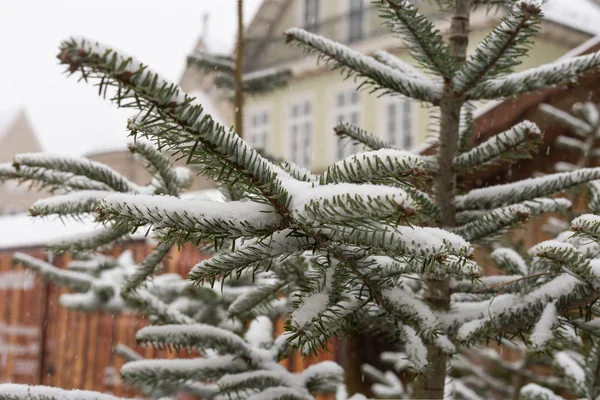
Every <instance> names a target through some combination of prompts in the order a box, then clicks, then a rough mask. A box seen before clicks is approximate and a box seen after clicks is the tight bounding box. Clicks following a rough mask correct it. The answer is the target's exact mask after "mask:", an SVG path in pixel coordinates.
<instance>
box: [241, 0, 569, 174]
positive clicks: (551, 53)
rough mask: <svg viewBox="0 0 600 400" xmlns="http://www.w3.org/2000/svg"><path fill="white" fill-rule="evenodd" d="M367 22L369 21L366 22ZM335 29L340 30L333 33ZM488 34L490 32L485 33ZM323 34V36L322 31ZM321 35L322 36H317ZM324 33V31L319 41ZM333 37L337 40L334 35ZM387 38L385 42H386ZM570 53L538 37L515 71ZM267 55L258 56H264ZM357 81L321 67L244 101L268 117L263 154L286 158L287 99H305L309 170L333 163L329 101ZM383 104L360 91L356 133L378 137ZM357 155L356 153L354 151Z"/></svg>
mask: <svg viewBox="0 0 600 400" xmlns="http://www.w3.org/2000/svg"><path fill="white" fill-rule="evenodd" d="M342 1H345V0H331V1H324V2H321V4H322V5H323V6H322V7H323V8H322V9H321V10H320V11H321V18H322V19H323V20H327V19H329V18H332V17H334V16H338V15H340V12H341V10H343V8H342V6H341V2H342ZM301 3H302V2H299V1H294V2H292V3H291V4H290V5H289V6H288V7H287V9H286V11H285V13H284V14H283V16H282V18H281V19H280V20H279V22H278V25H277V26H276V27H275V29H274V32H283V31H284V30H285V29H287V28H288V27H291V26H295V25H297V23H298V17H297V15H296V13H298V12H299V10H298V7H301ZM369 23H371V22H369ZM338 30H339V29H338ZM488 30H489V29H488ZM323 31H327V29H324V30H323ZM319 33H321V32H319ZM326 33H327V32H323V34H324V36H326V37H327V35H326ZM329 33H330V35H336V33H335V32H333V31H332V32H329ZM486 35H487V32H486V31H481V30H480V31H474V32H472V34H471V41H470V45H469V49H470V51H472V50H473V49H474V48H475V47H476V45H477V44H478V43H479V42H480V41H481V40H482V39H483V38H484V37H485V36H486ZM336 36H337V35H336ZM388 39H389V37H388ZM288 47H289V48H290V51H295V52H301V51H302V50H301V49H299V48H297V47H295V46H288ZM403 47H404V45H403V43H402V41H401V40H400V39H398V40H397V48H398V49H402V48H403ZM568 50H569V48H568V47H567V46H561V45H559V44H557V42H556V41H555V40H544V39H543V38H540V39H538V40H537V41H536V44H535V46H533V47H532V49H531V52H530V54H529V56H528V57H526V58H524V59H523V63H522V64H521V65H520V66H519V68H518V69H519V70H522V69H526V68H530V67H533V66H537V65H541V64H543V63H546V62H550V61H553V60H555V59H557V58H558V57H560V56H561V55H562V54H564V53H566V52H567V51H568ZM398 55H399V57H401V58H402V59H403V60H405V61H409V62H410V61H411V60H410V56H409V55H408V52H407V51H406V50H399V52H398ZM269 56H270V55H269V54H268V50H267V51H266V52H265V53H264V54H261V55H260V57H267V58H268V57H269ZM359 82H360V81H358V82H355V81H354V79H348V80H344V78H343V76H342V74H341V73H340V72H339V71H329V70H328V69H326V68H323V67H321V68H316V69H315V70H314V71H311V72H310V73H307V74H303V75H302V76H299V77H296V78H294V79H292V80H291V81H290V82H289V85H288V86H287V87H286V88H284V89H280V90H277V91H274V92H271V93H269V94H267V95H264V96H253V97H248V98H247V100H246V107H245V109H246V111H245V114H246V116H249V115H252V112H253V110H265V111H267V112H268V113H269V121H270V122H269V127H268V128H269V138H268V145H267V147H268V148H267V150H268V151H269V152H270V153H271V154H273V155H276V156H279V157H284V158H288V156H289V154H288V148H289V144H288V142H287V136H288V126H287V123H288V109H287V108H288V106H289V103H290V101H291V100H292V99H294V98H299V97H303V96H307V97H309V98H311V99H312V105H313V136H312V140H311V143H312V152H313V157H312V163H311V165H310V166H309V167H310V168H312V169H316V170H320V169H322V168H324V167H326V166H327V165H329V164H331V163H332V162H334V161H335V158H334V157H335V154H336V140H337V138H336V137H335V135H334V133H333V130H332V128H333V126H334V121H333V115H332V114H333V110H334V108H333V103H332V101H333V97H334V94H335V93H336V91H337V89H338V88H340V87H341V86H343V85H348V86H354V87H355V88H356V87H358V84H359ZM381 101H382V100H381V99H379V98H378V97H377V95H376V94H369V93H368V88H367V90H364V91H362V92H361V109H360V112H361V118H362V120H361V123H360V126H361V128H363V129H365V130H366V131H368V132H370V133H373V134H376V135H378V136H379V134H380V132H381V131H382V128H383V127H382V120H381V118H380V114H381V104H382V102H381ZM413 110H415V114H416V115H415V117H414V118H413V129H414V132H413V145H418V144H420V143H422V142H423V141H424V140H425V139H426V137H427V136H428V135H429V134H430V133H431V132H430V129H431V127H432V126H431V125H430V118H429V117H430V115H429V114H430V110H429V109H428V108H427V107H426V106H425V105H416V107H413ZM356 150H359V149H358V148H357V149H356Z"/></svg>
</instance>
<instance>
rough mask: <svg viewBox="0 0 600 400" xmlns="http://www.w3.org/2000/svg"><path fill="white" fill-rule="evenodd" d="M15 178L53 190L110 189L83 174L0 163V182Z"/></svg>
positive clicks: (32, 185) (40, 187)
mask: <svg viewBox="0 0 600 400" xmlns="http://www.w3.org/2000/svg"><path fill="white" fill-rule="evenodd" d="M9 179H15V180H17V181H19V182H20V183H29V184H30V187H38V188H39V189H48V190H50V191H51V192H52V191H55V190H66V191H70V190H107V191H111V190H112V189H111V188H110V187H109V186H107V185H106V184H104V183H102V182H97V181H93V180H91V179H89V178H86V177H85V176H80V175H74V174H72V173H70V172H61V171H54V170H49V169H46V168H38V167H27V166H25V165H20V166H19V168H18V169H17V168H15V167H14V166H13V165H12V164H9V163H4V164H0V182H1V181H5V180H9Z"/></svg>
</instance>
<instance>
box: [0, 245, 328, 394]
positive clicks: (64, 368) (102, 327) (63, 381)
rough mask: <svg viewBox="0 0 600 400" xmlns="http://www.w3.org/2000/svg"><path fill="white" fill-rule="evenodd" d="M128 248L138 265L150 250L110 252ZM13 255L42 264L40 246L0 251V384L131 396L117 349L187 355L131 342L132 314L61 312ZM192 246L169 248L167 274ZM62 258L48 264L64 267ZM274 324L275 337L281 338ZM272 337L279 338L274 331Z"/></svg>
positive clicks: (191, 256) (300, 362)
mask: <svg viewBox="0 0 600 400" xmlns="http://www.w3.org/2000/svg"><path fill="white" fill-rule="evenodd" d="M124 249H128V250H131V251H132V252H133V255H134V258H135V260H136V261H137V262H139V261H141V260H142V259H143V258H144V256H145V255H146V254H147V253H148V251H149V250H150V247H149V245H147V244H146V243H145V242H143V241H137V242H131V243H129V244H127V245H125V246H124V248H121V249H120V250H119V249H118V250H115V252H116V253H118V252H120V251H122V250H124ZM14 251H23V252H27V253H28V254H30V255H32V256H34V257H38V258H42V259H47V258H46V257H45V253H44V251H43V250H41V249H40V248H34V249H31V248H29V249H16V250H15V249H11V250H10V251H8V250H2V251H0V382H14V383H27V384H32V385H40V384H42V385H49V386H56V387H61V388H65V389H85V390H95V391H100V392H104V393H113V394H115V395H117V396H133V395H136V394H137V393H136V391H135V390H134V389H132V388H130V387H127V386H126V385H125V384H123V383H122V382H121V380H120V375H119V370H120V368H121V366H122V365H123V363H124V360H123V359H122V358H121V357H119V356H118V355H116V354H114V353H113V348H114V347H115V346H116V345H117V344H119V343H121V344H125V345H127V346H130V347H131V348H133V349H134V350H136V351H138V352H139V353H140V354H141V355H143V356H144V357H147V358H175V357H182V358H184V357H189V356H188V355H186V354H185V353H183V352H180V353H177V352H169V351H167V350H165V351H160V350H155V349H153V348H149V347H139V346H136V344H135V333H136V331H137V330H138V329H140V328H141V327H143V326H144V325H146V321H145V319H144V318H143V317H140V316H137V315H126V314H122V315H111V314H107V313H102V312H94V313H84V312H78V311H71V310H67V309H65V308H64V307H62V306H60V305H59V304H58V298H59V296H60V295H61V294H62V293H64V292H65V290H64V289H63V288H61V287H58V286H56V285H53V284H51V283H47V282H45V281H43V280H42V279H40V277H38V276H37V275H36V274H34V273H31V272H29V271H26V270H24V269H22V268H20V267H15V266H13V265H12V261H11V256H12V253H13V252H14ZM200 259H201V257H200V254H199V253H198V251H197V250H196V249H194V248H193V247H191V246H187V247H184V248H183V249H181V251H177V250H176V249H174V250H172V252H171V254H170V255H169V257H168V260H167V262H166V266H165V270H166V271H167V272H175V273H179V274H181V275H186V274H187V272H188V271H189V269H190V268H191V267H192V266H193V265H194V264H196V263H197V262H198V260H200ZM68 261H69V258H68V256H57V257H55V258H54V259H53V260H52V262H53V264H54V265H56V266H59V267H65V266H66V264H67V263H68ZM282 330H283V324H282V323H279V324H278V326H277V331H279V332H282ZM279 332H278V333H279ZM335 347H336V346H335V345H333V344H332V345H331V348H330V349H329V350H330V351H329V352H327V353H324V354H322V355H320V356H319V357H300V356H299V355H298V354H292V355H291V356H290V357H289V358H288V359H286V360H284V361H283V362H282V363H283V364H284V365H285V366H286V367H287V368H288V369H289V370H291V371H301V370H303V369H304V368H305V367H307V366H308V365H310V364H312V363H314V362H315V361H322V360H328V359H334V358H335V356H334V354H335Z"/></svg>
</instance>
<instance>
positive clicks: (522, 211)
mask: <svg viewBox="0 0 600 400" xmlns="http://www.w3.org/2000/svg"><path fill="white" fill-rule="evenodd" d="M571 207H572V204H571V202H570V201H569V200H567V199H563V198H558V199H547V198H539V199H533V200H530V201H524V202H522V203H520V204H514V205H510V206H506V207H501V208H497V209H494V210H491V211H476V212H472V211H466V212H462V213H460V214H459V215H458V219H459V220H460V219H462V218H465V217H467V216H468V217H469V218H468V219H469V222H467V223H466V224H464V225H460V226H458V227H456V228H451V229H450V230H451V231H452V232H454V233H456V234H458V235H460V236H462V237H464V238H465V239H466V240H468V241H470V242H472V243H491V242H493V241H494V240H495V239H496V238H497V237H498V236H499V235H501V234H504V233H506V231H507V230H508V229H510V228H512V227H514V226H516V225H518V224H520V223H524V222H525V221H527V219H529V218H530V217H531V216H533V215H540V214H544V213H549V212H555V213H556V212H565V211H566V210H568V209H570V208H571Z"/></svg>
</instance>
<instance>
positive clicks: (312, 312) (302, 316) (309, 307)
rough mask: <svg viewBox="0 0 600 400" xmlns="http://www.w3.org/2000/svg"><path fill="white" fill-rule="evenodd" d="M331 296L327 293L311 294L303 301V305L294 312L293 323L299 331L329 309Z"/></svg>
mask: <svg viewBox="0 0 600 400" xmlns="http://www.w3.org/2000/svg"><path fill="white" fill-rule="evenodd" d="M328 303H329V294H328V293H327V292H320V293H311V294H309V295H307V296H305V297H303V299H302V303H301V304H300V305H299V306H298V308H296V309H295V310H294V312H292V314H291V319H292V323H293V324H294V325H296V327H297V328H298V329H302V328H304V327H305V326H306V325H308V324H309V323H310V322H311V321H312V320H313V319H314V318H316V317H318V316H319V314H321V313H322V312H324V311H325V310H326V309H327V304H328Z"/></svg>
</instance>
